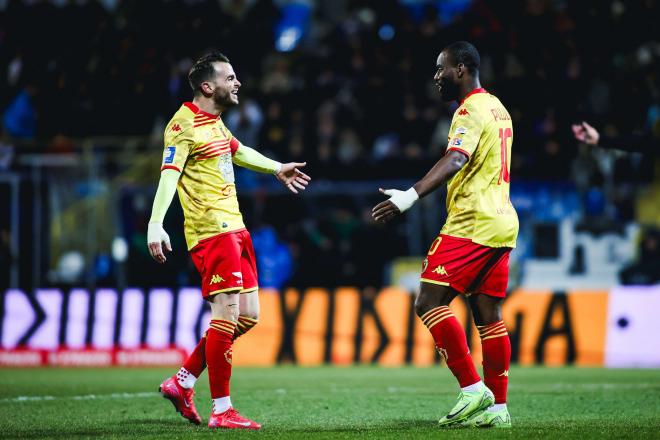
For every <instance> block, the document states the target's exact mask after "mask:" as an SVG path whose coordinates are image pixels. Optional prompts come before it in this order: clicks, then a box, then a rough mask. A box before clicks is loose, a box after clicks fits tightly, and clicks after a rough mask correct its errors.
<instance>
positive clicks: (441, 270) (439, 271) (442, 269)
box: [433, 266, 447, 276]
mask: <svg viewBox="0 0 660 440" xmlns="http://www.w3.org/2000/svg"><path fill="white" fill-rule="evenodd" d="M433 273H437V274H438V275H445V276H446V275H447V271H446V270H445V266H438V267H436V268H435V269H433Z"/></svg>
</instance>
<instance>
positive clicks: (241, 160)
mask: <svg viewBox="0 0 660 440" xmlns="http://www.w3.org/2000/svg"><path fill="white" fill-rule="evenodd" d="M233 160H234V163H235V164H236V165H240V166H242V167H244V168H247V169H249V170H252V171H257V172H260V173H272V174H275V177H277V180H279V181H280V182H281V183H282V185H284V186H286V187H287V188H288V189H289V191H291V192H292V193H294V194H298V191H297V189H299V190H304V189H305V188H306V187H307V184H308V183H309V181H310V180H311V178H310V177H309V176H308V175H307V174H305V173H303V172H302V171H300V170H299V169H298V168H302V167H304V166H305V165H306V162H303V163H298V162H289V163H284V164H283V163H280V162H277V161H275V160H272V159H269V158H267V157H266V156H264V155H263V154H261V153H259V152H258V151H256V150H255V149H253V148H250V147H248V146H246V145H243V144H240V145H239V147H238V149H237V150H236V154H234V158H233ZM296 188H297V189H296Z"/></svg>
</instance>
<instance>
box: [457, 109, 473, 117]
mask: <svg viewBox="0 0 660 440" xmlns="http://www.w3.org/2000/svg"><path fill="white" fill-rule="evenodd" d="M469 114H470V113H468V111H467V109H465V108H462V109H460V110H459V111H458V116H465V115H469Z"/></svg>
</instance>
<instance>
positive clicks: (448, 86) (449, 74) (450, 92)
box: [433, 51, 460, 101]
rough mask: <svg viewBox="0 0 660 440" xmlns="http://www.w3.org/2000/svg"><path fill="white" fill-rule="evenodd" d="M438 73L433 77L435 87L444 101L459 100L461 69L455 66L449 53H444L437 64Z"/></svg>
mask: <svg viewBox="0 0 660 440" xmlns="http://www.w3.org/2000/svg"><path fill="white" fill-rule="evenodd" d="M435 66H436V71H435V75H434V76H433V80H434V81H435V85H436V86H437V87H438V91H439V92H440V97H441V98H442V100H443V101H455V100H457V99H458V89H459V85H460V80H459V70H460V69H459V68H458V66H455V65H454V64H453V62H452V60H451V57H449V55H448V54H447V52H445V51H442V52H440V55H438V59H437V61H436V63H435Z"/></svg>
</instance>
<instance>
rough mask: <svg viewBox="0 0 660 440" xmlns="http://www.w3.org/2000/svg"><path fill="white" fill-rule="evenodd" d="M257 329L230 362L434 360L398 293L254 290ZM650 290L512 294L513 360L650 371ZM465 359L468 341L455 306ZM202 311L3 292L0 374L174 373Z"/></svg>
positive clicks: (96, 296) (117, 297) (181, 302)
mask: <svg viewBox="0 0 660 440" xmlns="http://www.w3.org/2000/svg"><path fill="white" fill-rule="evenodd" d="M260 296H261V317H260V322H259V324H258V325H257V326H256V327H255V328H254V329H252V330H251V331H250V332H249V333H248V334H247V335H245V336H243V337H241V338H240V339H239V340H238V341H237V344H236V345H235V346H234V360H235V363H236V365H273V364H278V363H296V364H300V365H319V364H324V363H328V364H336V365H348V364H353V363H378V364H381V365H404V364H414V365H420V366H421V365H431V364H434V363H440V362H441V358H440V356H439V355H438V354H437V353H436V351H435V349H434V346H433V342H432V339H431V337H430V336H429V334H428V332H427V331H426V329H425V328H424V327H423V324H422V323H421V321H420V320H419V319H418V318H417V317H415V316H414V313H413V297H412V295H410V294H408V293H407V292H405V291H403V290H401V289H399V288H385V289H383V290H382V291H380V292H378V294H372V295H369V294H368V293H363V294H361V293H360V292H359V291H358V290H357V289H355V288H350V287H346V288H340V289H337V290H335V291H332V292H330V291H328V290H326V289H308V290H306V291H304V292H299V291H296V290H294V289H288V290H286V291H285V292H284V293H283V294H282V295H279V294H277V292H275V291H269V290H263V291H262V293H261V295H260ZM659 307H660V287H644V288H643V287H637V288H628V287H627V288H615V289H613V290H611V291H595V292H587V291H580V292H573V291H571V292H550V291H530V290H518V291H515V292H514V293H513V294H511V295H510V296H509V297H508V298H507V300H506V302H505V306H504V320H505V322H506V323H507V327H508V329H509V334H510V337H511V343H512V361H513V362H517V363H519V364H522V365H533V364H545V365H565V364H575V365H607V366H616V367H619V366H660V350H659V349H658V344H657V342H656V341H655V340H653V335H657V334H658V333H660V323H659V322H658V321H657V320H653V319H652V315H651V311H653V310H657V309H658V308H659ZM452 309H453V311H454V313H455V314H456V316H457V317H458V319H459V320H460V321H461V322H462V323H463V324H464V325H465V328H466V331H467V335H468V339H469V341H470V347H471V351H472V353H473V357H474V360H475V362H477V363H478V364H480V363H481V347H480V343H479V337H478V334H477V332H476V329H475V328H474V326H473V323H472V322H470V321H469V314H468V313H467V306H466V303H465V302H464V301H460V300H457V301H454V304H452ZM209 320H210V309H209V307H208V304H206V303H205V302H204V301H203V300H202V299H201V296H200V294H199V290H198V289H196V288H183V289H180V290H171V289H151V290H148V291H143V290H141V289H126V290H124V291H122V292H118V291H116V290H114V289H99V290H97V291H95V292H92V293H90V292H88V291H87V290H85V289H71V290H68V291H62V290H59V289H39V290H36V291H35V292H24V291H21V290H15V289H10V290H8V291H6V292H4V294H3V296H2V309H1V310H0V341H1V344H2V345H1V349H0V365H3V366H36V365H54V366H74V365H79V366H107V365H178V364H180V363H181V362H182V361H183V359H184V358H185V355H186V352H188V351H190V350H191V349H192V348H193V347H194V346H195V344H196V343H197V340H198V339H199V336H200V335H201V334H202V333H203V332H204V331H205V330H206V327H207V326H208V322H209Z"/></svg>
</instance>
